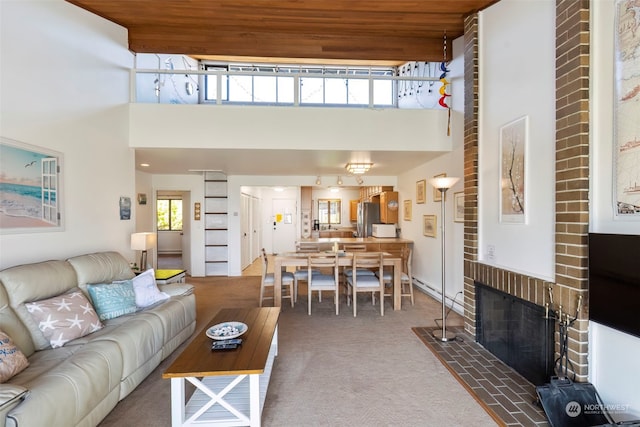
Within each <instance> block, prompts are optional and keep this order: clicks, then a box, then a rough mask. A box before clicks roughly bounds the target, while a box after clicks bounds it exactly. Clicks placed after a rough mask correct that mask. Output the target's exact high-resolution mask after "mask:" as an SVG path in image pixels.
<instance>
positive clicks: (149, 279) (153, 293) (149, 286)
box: [131, 269, 169, 307]
mask: <svg viewBox="0 0 640 427" xmlns="http://www.w3.org/2000/svg"><path fill="white" fill-rule="evenodd" d="M131 281H132V282H133V291H134V292H135V294H136V305H137V306H138V307H149V306H150V305H153V304H155V303H157V302H160V301H164V300H166V299H169V294H167V293H165V292H161V291H160V289H158V285H156V274H155V272H154V271H153V269H149V270H147V271H145V272H144V273H141V274H139V275H137V276H136V277H134V278H133V279H132V280H131Z"/></svg>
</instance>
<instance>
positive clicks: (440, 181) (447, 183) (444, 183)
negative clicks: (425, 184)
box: [429, 176, 460, 190]
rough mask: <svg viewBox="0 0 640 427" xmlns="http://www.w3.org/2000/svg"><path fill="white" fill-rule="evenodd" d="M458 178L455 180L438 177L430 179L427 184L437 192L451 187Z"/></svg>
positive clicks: (451, 177)
mask: <svg viewBox="0 0 640 427" xmlns="http://www.w3.org/2000/svg"><path fill="white" fill-rule="evenodd" d="M459 180H460V178H456V177H453V176H438V177H435V178H431V179H430V180H429V184H431V185H433V187H434V188H437V189H438V190H448V189H449V188H451V187H453V186H454V184H455V183H456V182H458V181H459Z"/></svg>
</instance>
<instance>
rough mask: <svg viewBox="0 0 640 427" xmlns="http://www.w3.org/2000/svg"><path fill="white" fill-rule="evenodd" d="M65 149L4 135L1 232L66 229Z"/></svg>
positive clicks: (0, 165)
mask: <svg viewBox="0 0 640 427" xmlns="http://www.w3.org/2000/svg"><path fill="white" fill-rule="evenodd" d="M62 160H63V158H62V153H59V152H57V151H52V150H48V149H45V148H41V147H36V146H33V145H29V144H25V143H22V142H18V141H13V140H10V139H6V138H0V170H1V171H2V181H1V182H0V206H1V207H2V209H1V210H0V232H1V233H2V234H5V233H31V232H38V231H42V232H50V231H62V230H63V229H64V227H63V215H62V206H63V204H62V202H63V200H62V196H63V194H62V188H63V185H62Z"/></svg>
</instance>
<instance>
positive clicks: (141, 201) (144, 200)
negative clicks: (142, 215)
mask: <svg viewBox="0 0 640 427" xmlns="http://www.w3.org/2000/svg"><path fill="white" fill-rule="evenodd" d="M138 204H139V205H146V204H147V195H146V194H145V193H138Z"/></svg>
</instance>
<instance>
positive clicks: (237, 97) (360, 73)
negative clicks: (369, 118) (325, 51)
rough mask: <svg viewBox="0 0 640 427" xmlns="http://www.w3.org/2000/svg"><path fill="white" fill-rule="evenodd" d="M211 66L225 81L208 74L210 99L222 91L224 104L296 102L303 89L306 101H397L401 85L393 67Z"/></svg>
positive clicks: (315, 103) (351, 103)
mask: <svg viewBox="0 0 640 427" xmlns="http://www.w3.org/2000/svg"><path fill="white" fill-rule="evenodd" d="M205 69H206V70H207V71H216V70H217V71H220V72H221V74H222V75H221V80H220V84H219V83H218V78H217V76H216V75H206V76H205V88H206V90H205V101H206V102H216V100H217V98H218V92H219V93H220V99H221V101H222V102H223V103H243V104H270V105H272V104H283V105H292V104H294V103H296V99H295V96H296V95H295V94H296V91H297V93H298V100H297V101H298V103H299V104H300V105H308V106H319V105H331V106H341V105H344V106H368V105H370V104H373V105H375V106H386V107H389V106H393V105H394V99H395V96H394V93H395V92H396V86H395V83H394V81H393V80H390V79H389V80H387V79H385V78H386V77H392V76H394V74H395V69H393V68H370V67H362V68H349V67H319V66H317V67H313V66H310V67H302V66H275V65H273V66H266V65H265V66H253V65H218V64H206V65H205ZM296 77H297V80H296ZM370 78H371V79H373V84H372V87H370V84H369V82H370ZM296 82H297V87H296ZM372 98H373V99H372Z"/></svg>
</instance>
